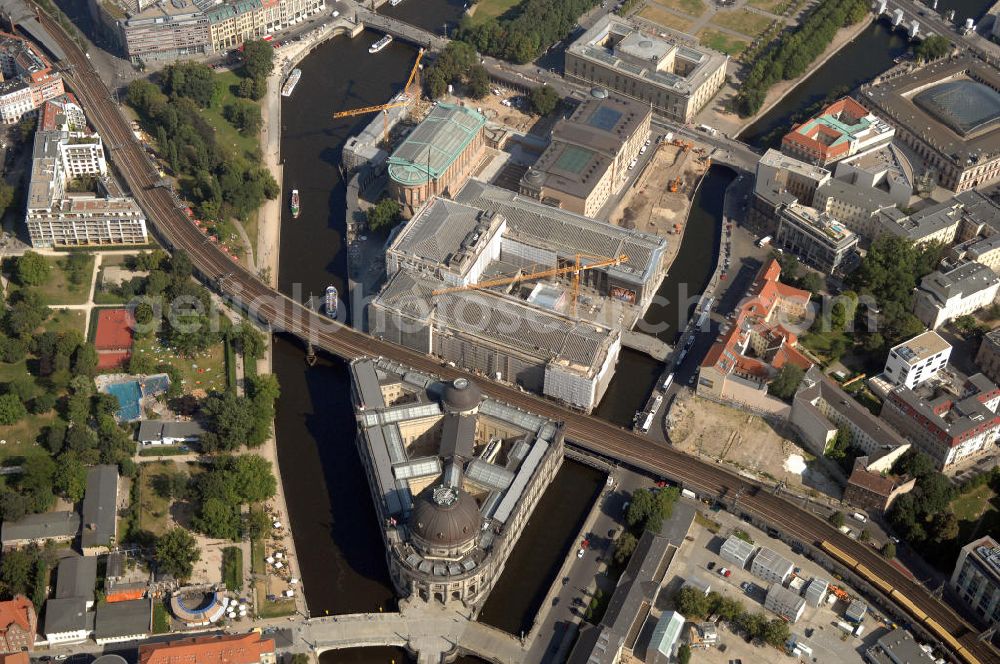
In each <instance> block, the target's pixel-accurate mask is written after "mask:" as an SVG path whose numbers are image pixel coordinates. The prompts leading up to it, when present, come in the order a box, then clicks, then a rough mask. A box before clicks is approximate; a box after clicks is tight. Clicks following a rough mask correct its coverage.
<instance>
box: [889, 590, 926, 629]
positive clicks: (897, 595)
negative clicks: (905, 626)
mask: <svg viewBox="0 0 1000 664" xmlns="http://www.w3.org/2000/svg"><path fill="white" fill-rule="evenodd" d="M891 597H892V599H893V601H894V602H896V604H899V605H900V606H901V607H903V608H904V609H906V612H907V613H909V614H910V615H911V616H913V617H914V618H916V619H917V620H919V621H920V622H924V621H926V620H927V614H926V613H924V612H923V610H922V609H920V608H919V607H917V605H916V604H914V603H913V602H911V601H910V598H909V597H907V596H906V595H904V594H903V593H901V592H899V591H898V590H896V589H893V591H892V593H891Z"/></svg>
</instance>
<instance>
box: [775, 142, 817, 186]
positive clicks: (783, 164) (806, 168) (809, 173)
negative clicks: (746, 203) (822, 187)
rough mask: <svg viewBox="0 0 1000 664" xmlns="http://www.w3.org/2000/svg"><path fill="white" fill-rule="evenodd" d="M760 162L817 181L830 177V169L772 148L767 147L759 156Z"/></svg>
mask: <svg viewBox="0 0 1000 664" xmlns="http://www.w3.org/2000/svg"><path fill="white" fill-rule="evenodd" d="M760 163H761V164H763V165H765V166H770V167H772V168H780V169H783V170H786V171H790V172H792V173H795V174H796V175H801V176H802V177H804V178H808V179H810V180H816V181H817V182H818V181H821V180H823V179H825V178H828V177H830V171H828V170H827V169H825V168H823V167H822V166H815V165H813V164H807V163H806V162H804V161H799V160H798V159H796V158H795V157H789V156H788V155H786V154H784V153H782V152H780V151H778V150H775V149H774V148H769V149H768V151H767V152H765V153H764V156H763V157H761V158H760Z"/></svg>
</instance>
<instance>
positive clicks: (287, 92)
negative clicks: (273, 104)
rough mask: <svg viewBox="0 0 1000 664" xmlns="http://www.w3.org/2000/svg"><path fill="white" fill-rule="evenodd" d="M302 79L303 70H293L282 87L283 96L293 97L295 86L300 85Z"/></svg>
mask: <svg viewBox="0 0 1000 664" xmlns="http://www.w3.org/2000/svg"><path fill="white" fill-rule="evenodd" d="M300 78H302V70H301V69H293V70H292V73H291V74H289V75H288V78H286V79H285V84H284V85H283V86H281V96H282V97H291V96H292V92H293V91H294V90H295V86H296V85H298V83H299V79H300Z"/></svg>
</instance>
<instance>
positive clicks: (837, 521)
mask: <svg viewBox="0 0 1000 664" xmlns="http://www.w3.org/2000/svg"><path fill="white" fill-rule="evenodd" d="M827 521H829V522H830V523H831V524H833V526H834V527H835V528H841V527H843V525H844V513H843V512H841V511H840V510H837V511H836V512H834V513H833V514H831V515H830V516H829V518H828V519H827Z"/></svg>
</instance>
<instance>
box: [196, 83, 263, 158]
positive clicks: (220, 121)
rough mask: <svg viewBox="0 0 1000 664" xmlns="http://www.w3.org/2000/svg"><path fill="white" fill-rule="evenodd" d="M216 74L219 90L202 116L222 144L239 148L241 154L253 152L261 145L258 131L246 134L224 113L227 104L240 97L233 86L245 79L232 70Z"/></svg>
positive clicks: (226, 146)
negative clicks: (230, 122) (230, 121)
mask: <svg viewBox="0 0 1000 664" xmlns="http://www.w3.org/2000/svg"><path fill="white" fill-rule="evenodd" d="M215 76H216V81H217V85H218V90H219V91H218V92H217V93H216V95H215V98H214V99H213V100H212V105H211V106H209V107H208V108H206V109H204V110H203V111H201V117H202V118H204V119H205V121H206V122H208V124H210V125H211V126H212V128H213V129H215V137H216V139H217V140H218V141H219V145H220V146H222V147H223V148H227V149H230V148H231V149H235V150H238V151H239V153H240V154H245V153H248V152H250V153H252V152H254V151H255V150H256V149H257V148H258V147H259V145H260V142H259V140H258V138H259V136H258V135H257V134H256V133H254V134H251V135H249V136H245V135H244V134H242V133H240V131H239V130H237V129H236V127H234V126H233V125H231V124H229V121H228V120H226V118H225V117H223V115H222V113H223V110H224V109H225V108H226V106H228V105H229V104H231V103H233V102H234V101H236V100H237V99H238V97H237V96H236V95H234V94H233V88H235V87H237V86H239V84H240V81H241V80H243V79H242V78H241V77H239V76H237V75H236V74H234V73H233V72H231V71H222V72H219V73H217V74H216V75H215Z"/></svg>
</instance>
